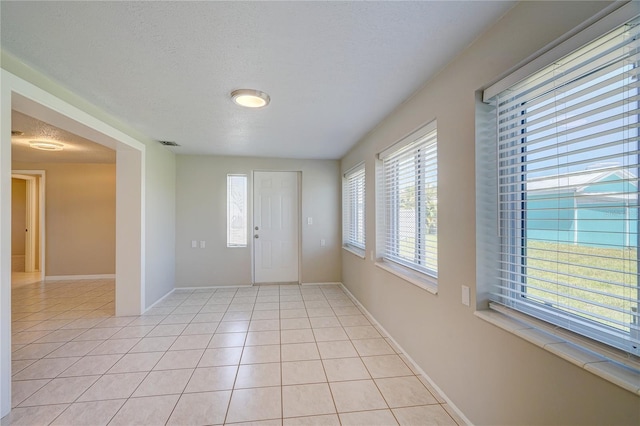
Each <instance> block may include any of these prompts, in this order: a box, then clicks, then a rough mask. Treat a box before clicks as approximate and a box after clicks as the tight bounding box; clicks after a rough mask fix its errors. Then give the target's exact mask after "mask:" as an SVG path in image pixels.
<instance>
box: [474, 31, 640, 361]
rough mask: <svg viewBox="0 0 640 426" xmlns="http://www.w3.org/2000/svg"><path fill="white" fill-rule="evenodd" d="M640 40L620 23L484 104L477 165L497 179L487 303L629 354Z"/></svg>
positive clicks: (633, 326)
mask: <svg viewBox="0 0 640 426" xmlns="http://www.w3.org/2000/svg"><path fill="white" fill-rule="evenodd" d="M639 30H640V26H639V25H638V22H637V21H636V22H632V23H629V24H626V25H623V26H622V27H620V28H618V29H616V30H614V31H612V32H610V33H608V34H606V35H605V36H602V37H600V38H598V39H597V40H595V41H593V42H591V43H589V44H587V45H585V46H583V47H582V48H580V49H578V50H577V51H575V52H573V53H571V54H570V55H568V56H566V57H564V58H563V59H560V60H558V61H555V63H554V64H552V65H550V66H548V67H546V68H543V69H541V70H540V71H539V72H537V73H535V74H533V75H531V76H529V77H528V78H525V79H524V80H522V81H520V82H519V83H516V84H513V85H511V86H510V87H508V88H507V89H506V90H502V91H501V92H500V93H498V94H496V95H495V96H493V97H492V98H491V99H489V101H490V102H491V104H492V105H493V106H494V107H495V110H496V115H495V117H496V122H495V124H494V126H495V130H494V131H495V133H496V139H494V141H493V144H494V147H491V146H489V145H487V146H486V148H487V152H489V151H491V150H493V151H494V152H495V158H496V159H495V161H496V162H497V165H492V164H488V163H487V164H484V165H482V164H481V165H480V166H479V167H486V168H487V170H491V169H492V168H494V169H497V175H495V176H494V177H493V178H491V177H490V178H489V179H490V180H492V181H493V185H495V186H497V188H495V193H494V195H495V197H496V198H497V199H496V200H495V203H496V204H495V205H496V210H495V211H496V214H497V217H496V218H495V220H494V221H493V222H491V221H487V222H486V223H494V224H497V227H498V229H497V232H495V233H494V234H493V235H494V237H493V238H494V240H493V241H494V243H491V244H489V246H490V247H491V248H492V255H491V256H490V258H489V259H488V261H487V262H485V264H484V265H481V266H482V267H483V268H485V267H486V268H487V270H489V269H490V267H489V266H488V265H491V264H493V265H497V266H496V267H494V268H493V272H494V273H493V277H494V278H493V279H492V280H491V281H493V282H491V283H489V284H488V285H489V286H490V288H491V290H490V294H491V296H490V299H491V300H492V301H493V302H494V303H497V304H498V305H501V306H505V307H508V308H511V309H515V310H517V311H520V312H523V313H526V314H528V315H531V316H533V317H536V318H538V319H541V320H544V321H547V322H550V323H552V324H554V325H556V326H559V327H562V328H565V329H568V330H570V331H572V332H575V333H578V334H581V335H584V336H587V337H589V338H591V339H594V340H597V341H600V342H603V343H606V344H608V345H611V346H614V347H616V348H619V349H622V350H623V351H625V352H627V353H631V354H635V355H640V335H639V322H638V306H639V304H640V286H639V275H638V265H640V253H639V252H638V220H639V218H638V209H639V205H638V176H639V175H640V173H639V170H640V162H639V158H640V146H639V142H638V134H639V133H638V126H639V125H640V120H638V115H639V114H640V111H639V101H640V91H639V89H638V88H639V83H638V75H639V68H638V63H639V62H638V61H639V59H638V58H639V56H640V49H639V47H640V40H639V39H638V33H639V32H640V31H639ZM482 150H483V148H482V147H481V148H480V150H478V151H477V154H478V155H484V154H483V153H482V152H481V151H482ZM496 166H497V167H496ZM484 184H486V185H487V186H486V187H487V188H490V186H491V185H492V184H491V183H487V182H485V183H484ZM481 196H482V195H481V194H480V193H479V197H481ZM480 231H481V230H480ZM496 235H497V237H495V236H496ZM490 238H491V237H490Z"/></svg>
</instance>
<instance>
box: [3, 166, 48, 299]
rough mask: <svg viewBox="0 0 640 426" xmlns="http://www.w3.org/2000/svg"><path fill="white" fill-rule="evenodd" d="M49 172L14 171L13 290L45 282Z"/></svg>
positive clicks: (12, 203) (12, 202)
mask: <svg viewBox="0 0 640 426" xmlns="http://www.w3.org/2000/svg"><path fill="white" fill-rule="evenodd" d="M44 191H45V172H44V171H43V170H14V171H13V173H12V175H11V286H12V287H16V286H21V285H25V284H31V283H34V282H38V281H42V280H43V279H44V276H45V275H44V274H45V270H44V264H45V263H44V256H45V247H44V243H45V238H44V235H45V220H44V219H45V217H44V200H45V192H44Z"/></svg>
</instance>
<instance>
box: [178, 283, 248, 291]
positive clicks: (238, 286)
mask: <svg viewBox="0 0 640 426" xmlns="http://www.w3.org/2000/svg"><path fill="white" fill-rule="evenodd" d="M247 287H253V285H252V284H239V285H212V286H206V287H176V288H174V290H216V289H218V288H247Z"/></svg>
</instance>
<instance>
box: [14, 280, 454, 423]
mask: <svg viewBox="0 0 640 426" xmlns="http://www.w3.org/2000/svg"><path fill="white" fill-rule="evenodd" d="M12 316H13V322H12V327H13V328H12V332H13V338H12V379H13V381H12V393H13V399H12V406H13V407H14V408H13V410H12V412H11V413H10V414H9V415H8V416H6V417H5V418H3V419H2V424H3V425H4V424H7V425H9V424H11V425H13V424H16V425H17V424H29V425H40V424H42V425H45V424H56V425H57V424H64V425H100V424H110V425H120V424H122V425H124V424H136V425H144V424H148V425H161V424H170V425H174V424H175V425H204V424H215V425H218V424H242V423H251V424H262V425H310V424H313V425H396V424H401V425H427V424H447V425H455V424H456V423H459V424H462V421H461V420H460V418H459V417H457V416H456V414H455V413H454V412H453V410H451V409H450V407H448V406H447V404H446V403H445V402H444V400H443V399H442V398H441V397H440V396H439V395H438V394H437V393H436V392H435V390H433V389H432V388H431V387H430V386H429V384H428V382H427V381H426V380H425V379H424V378H423V377H421V376H420V375H419V373H417V372H416V370H415V368H413V367H412V365H411V364H410V363H409V362H408V360H407V359H406V358H405V357H404V356H403V355H401V353H400V351H399V350H397V349H396V348H394V345H393V343H392V342H391V341H390V340H389V339H388V338H387V337H386V336H385V335H384V333H383V331H382V330H380V329H378V328H377V327H376V326H375V325H374V324H373V323H372V321H370V319H369V318H368V317H367V316H366V315H365V314H364V313H363V312H361V311H360V309H358V307H357V305H356V304H354V302H353V301H352V300H351V299H350V298H349V297H348V295H347V294H346V293H345V292H344V291H343V290H342V288H341V287H340V286H336V285H327V286H296V285H273V286H256V287H242V288H223V289H202V290H176V291H175V292H173V293H172V294H170V295H169V296H168V297H166V298H165V299H164V300H162V301H161V302H160V303H159V304H157V305H156V306H155V307H153V308H152V309H150V310H149V311H148V312H146V313H145V314H144V315H142V316H133V317H115V316H114V283H113V281H111V280H94V281H66V282H46V283H41V282H37V283H33V284H29V285H24V286H21V287H18V288H14V290H13V296H12Z"/></svg>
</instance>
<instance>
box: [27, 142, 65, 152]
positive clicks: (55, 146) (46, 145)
mask: <svg viewBox="0 0 640 426" xmlns="http://www.w3.org/2000/svg"><path fill="white" fill-rule="evenodd" d="M29 146H30V147H31V148H33V149H39V150H42V151H62V150H63V149H64V145H63V144H61V143H59V142H49V141H31V142H29Z"/></svg>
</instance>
